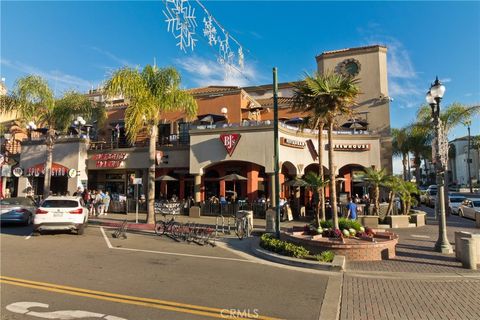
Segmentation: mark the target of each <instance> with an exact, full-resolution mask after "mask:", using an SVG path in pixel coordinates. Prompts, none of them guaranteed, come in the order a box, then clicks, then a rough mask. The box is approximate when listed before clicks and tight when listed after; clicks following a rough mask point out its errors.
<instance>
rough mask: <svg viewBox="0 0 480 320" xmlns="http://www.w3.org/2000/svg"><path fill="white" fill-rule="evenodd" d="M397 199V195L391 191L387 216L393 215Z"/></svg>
mask: <svg viewBox="0 0 480 320" xmlns="http://www.w3.org/2000/svg"><path fill="white" fill-rule="evenodd" d="M394 199H395V193H394V192H393V191H390V192H389V193H388V207H387V216H389V215H390V214H391V211H392V209H393V200H394Z"/></svg>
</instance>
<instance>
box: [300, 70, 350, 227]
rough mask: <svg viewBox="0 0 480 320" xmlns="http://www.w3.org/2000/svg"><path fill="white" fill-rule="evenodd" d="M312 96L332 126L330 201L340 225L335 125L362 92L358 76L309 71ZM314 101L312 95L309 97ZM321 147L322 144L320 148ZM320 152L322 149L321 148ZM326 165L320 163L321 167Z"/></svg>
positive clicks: (329, 146)
mask: <svg viewBox="0 0 480 320" xmlns="http://www.w3.org/2000/svg"><path fill="white" fill-rule="evenodd" d="M304 82H305V86H306V87H307V88H308V90H307V93H308V92H310V93H311V96H312V97H315V104H314V107H312V108H315V112H312V113H311V115H312V114H318V115H319V116H320V117H322V118H323V115H324V117H325V123H326V124H327V128H328V167H329V171H330V179H329V180H330V204H331V206H332V218H333V225H334V228H335V229H338V212H337V211H338V208H337V190H336V185H335V183H336V181H335V169H334V155H333V136H332V134H333V125H334V122H335V120H336V118H337V117H339V116H343V115H346V114H351V113H352V112H353V110H352V109H353V107H354V105H355V98H356V97H357V95H358V94H359V93H360V92H359V88H358V86H357V85H358V82H359V80H358V79H355V78H353V77H349V76H344V75H341V74H336V73H333V72H326V73H325V74H319V73H315V74H314V75H313V76H309V75H307V76H306V77H305V79H304ZM309 101H310V99H309ZM319 149H321V147H320V148H319ZM319 156H320V150H319ZM321 167H322V166H321V165H320V168H321Z"/></svg>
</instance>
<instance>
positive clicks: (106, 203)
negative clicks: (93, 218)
mask: <svg viewBox="0 0 480 320" xmlns="http://www.w3.org/2000/svg"><path fill="white" fill-rule="evenodd" d="M110 200H111V198H110V193H109V192H108V191H106V192H105V197H104V198H103V205H104V208H103V212H104V214H105V215H107V212H108V207H110Z"/></svg>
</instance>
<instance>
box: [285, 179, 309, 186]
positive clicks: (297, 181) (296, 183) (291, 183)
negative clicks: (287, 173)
mask: <svg viewBox="0 0 480 320" xmlns="http://www.w3.org/2000/svg"><path fill="white" fill-rule="evenodd" d="M284 185H286V186H288V187H305V186H307V185H308V183H306V182H305V181H303V180H301V179H293V180H289V181H287V182H285V183H284Z"/></svg>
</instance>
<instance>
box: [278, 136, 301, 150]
mask: <svg viewBox="0 0 480 320" xmlns="http://www.w3.org/2000/svg"><path fill="white" fill-rule="evenodd" d="M280 144H281V145H282V146H286V147H291V148H297V149H303V148H305V145H306V143H305V142H303V141H299V140H293V139H289V138H284V137H281V138H280Z"/></svg>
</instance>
